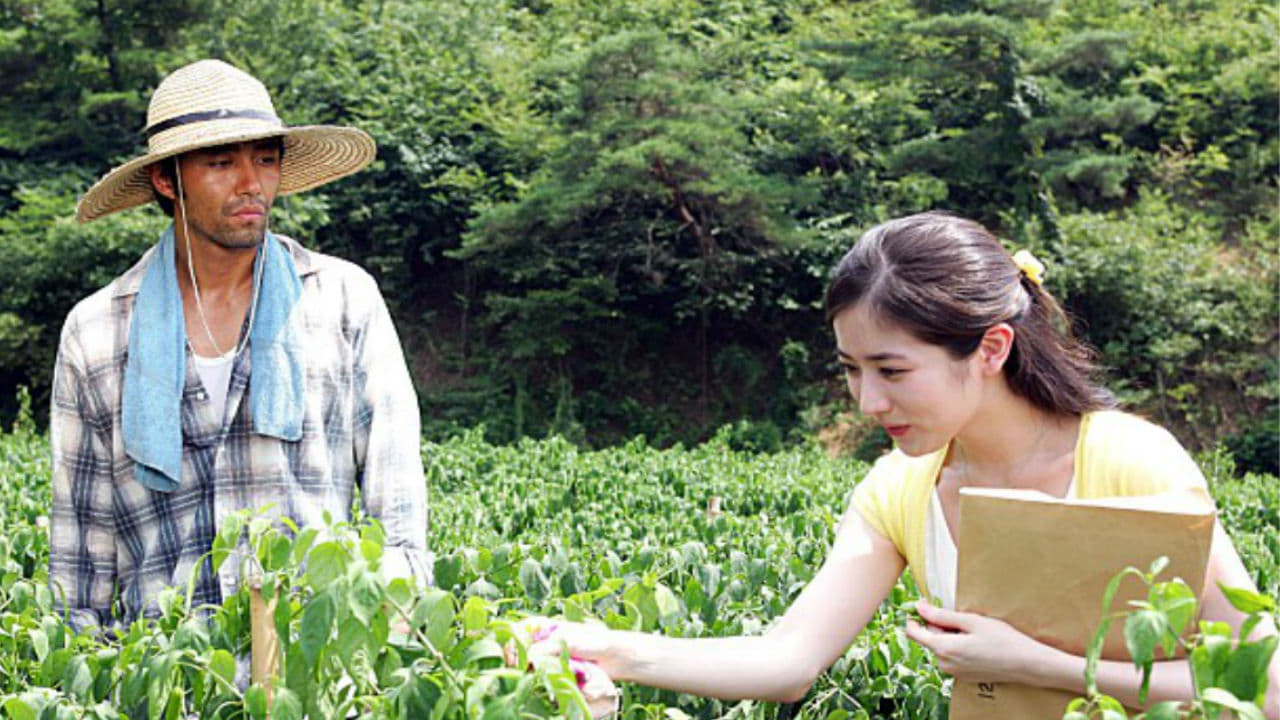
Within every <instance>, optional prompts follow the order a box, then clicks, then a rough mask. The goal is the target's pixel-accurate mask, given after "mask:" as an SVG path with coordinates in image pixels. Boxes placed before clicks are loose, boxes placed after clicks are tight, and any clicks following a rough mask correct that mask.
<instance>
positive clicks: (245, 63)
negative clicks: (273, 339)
mask: <svg viewBox="0 0 1280 720" xmlns="http://www.w3.org/2000/svg"><path fill="white" fill-rule="evenodd" d="M1278 23H1280V12H1278V10H1277V7H1276V5H1275V3H1274V2H1252V1H1248V0H1170V1H1166V2H1157V1H1155V0H1071V1H1069V2H1068V1H1066V0H1062V1H1058V2H1055V1H1054V0H982V1H978V2H963V1H960V0H866V1H865V2H837V1H834V0H760V1H757V2H745V1H736V0H704V1H701V2H691V1H687V0H686V1H683V2H681V1H678V0H584V1H579V2H569V1H568V0H503V1H495V0H447V1H446V0H421V1H416V2H403V1H400V0H347V1H345V2H338V1H336V0H305V1H304V0H237V1H236V2H228V1H226V0H212V1H199V2H197V1H194V0H183V1H171V0H145V1H144V0H40V1H36V0H0V97H3V98H4V102H3V105H0V422H2V423H3V424H4V425H6V426H7V425H8V424H9V421H10V420H11V418H12V417H13V416H14V414H15V413H16V412H17V408H18V406H19V395H20V392H19V390H18V388H19V387H21V386H26V387H29V388H30V392H31V394H32V396H33V397H34V399H35V402H36V404H37V407H38V411H37V415H38V416H39V417H44V416H45V415H46V414H47V410H46V409H45V408H46V407H47V398H48V388H49V381H50V373H51V369H52V366H53V356H54V352H55V349H56V344H57V338H58V334H59V331H60V328H61V323H62V320H63V318H64V317H65V315H66V313H67V311H68V310H69V309H70V308H71V306H72V305H73V304H74V303H75V302H76V301H77V300H78V299H79V298H81V297H84V296H86V295H88V294H89V293H91V292H92V291H93V290H95V289H97V288H98V287H101V286H102V285H104V284H105V283H107V282H108V281H109V280H110V279H111V278H112V277H113V276H115V275H116V274H118V273H119V272H122V271H123V270H125V269H126V268H128V267H129V266H130V265H131V264H132V263H133V262H135V261H136V259H137V258H138V256H139V255H141V253H142V252H143V251H144V250H145V249H146V248H147V247H148V246H149V245H151V244H152V243H154V242H155V240H156V237H157V235H158V233H159V231H160V230H161V229H162V228H163V226H164V225H165V224H166V222H167V219H166V218H164V217H163V215H161V214H160V213H159V211H158V210H156V209H154V208H151V209H147V210H142V211H131V212H127V213H122V214H119V215H114V216H111V217H109V218H107V219H104V220H102V221H98V222H95V223H92V224H88V225H79V224H76V223H75V221H74V220H73V217H72V216H73V213H74V207H75V202H76V200H77V198H78V197H79V196H80V195H81V194H82V193H83V192H84V191H85V190H86V189H87V188H88V187H89V185H90V184H92V182H93V181H94V180H95V179H96V178H97V177H99V176H100V175H101V174H103V173H104V172H106V170H108V169H109V168H110V167H112V166H114V165H116V164H118V163H119V162H120V161H122V160H123V159H126V158H128V157H132V156H134V155H136V154H138V153H139V152H140V151H141V148H142V146H143V143H142V137H141V134H140V130H141V128H142V125H143V124H144V119H145V113H146V105H147V101H148V99H149V97H150V94H151V91H152V90H153V89H154V87H155V85H156V84H157V83H158V81H159V80H160V78H161V77H163V76H164V75H165V74H167V73H168V72H170V71H172V70H173V69H175V68H177V67H179V66H181V65H182V64H185V63H187V62H189V61H192V60H195V59H199V58H202V57H218V58H222V59H225V60H227V61H229V62H231V63H233V64H235V65H237V66H239V67H241V68H243V69H245V70H247V71H249V72H251V73H252V74H254V75H255V76H257V77H258V78H260V79H261V80H262V81H263V82H264V83H265V84H266V85H267V87H268V89H269V90H270V92H271V94H272V96H273V98H274V99H275V102H276V107H277V111H278V112H279V113H280V114H281V116H282V117H283V118H284V119H285V120H286V122H288V123H290V124H311V123H338V124H353V125H357V126H359V127H361V128H363V129H365V130H367V131H368V132H369V133H370V134H372V135H373V137H374V138H375V140H376V141H377V143H378V147H379V159H378V161H377V162H376V164H375V165H374V166H373V167H372V168H371V169H370V170H366V171H365V172H363V173H361V174H359V175H356V176H354V177H352V178H350V179H347V180H344V181H342V182H339V183H335V184H333V185H331V186H327V187H325V188H323V189H321V190H319V191H313V192H310V193H306V194H304V195H300V196H297V197H293V198H287V199H283V200H281V201H279V202H278V203H277V209H276V210H275V212H274V213H273V217H272V222H273V227H274V228H275V229H276V230H277V231H280V232H284V233H287V234H290V235H293V236H294V237H297V238H298V239H300V240H302V241H303V242H304V243H305V244H307V245H308V246H310V247H312V248H317V249H320V250H322V251H325V252H329V253H333V254H336V255H338V256H341V257H344V258H347V259H350V260H353V261H355V262H357V263H359V264H361V265H362V266H364V267H366V268H367V269H369V270H370V271H371V272H373V273H374V274H375V275H376V276H377V278H378V280H379V282H380V284H381V287H382V289H383V292H384V294H385V296H386V298H387V300H388V303H389V305H390V307H391V311H392V314H393V316H394V317H395V320H396V324H397V326H398V328H399V331H400V333H401V337H402V340H403V342H404V345H405V349H406V353H407V356H408V358H409V361H410V365H411V368H412V372H413V376H414V379H415V382H416V384H417V388H418V392H419V397H420V401H421V406H422V412H423V419H424V428H425V430H426V432H427V434H428V435H430V436H436V437H439V436H443V435H447V434H450V433H452V432H454V431H456V430H457V429H459V428H462V427H473V426H477V425H482V426H483V428H484V433H485V434H486V436H487V437H488V438H489V439H491V440H494V441H498V442H502V441H507V440H512V439H514V438H517V437H520V436H526V435H534V436H541V435H545V434H560V435H563V436H566V437H568V438H570V439H571V440H573V441H575V442H579V443H584V444H589V445H605V444H610V443H613V442H616V441H619V440H621V439H624V438H629V437H632V436H635V435H640V434H643V435H645V436H646V437H647V438H648V440H649V441H650V442H653V443H656V444H659V445H661V444H669V443H674V442H696V441H699V440H701V439H704V438H706V437H708V436H710V435H712V434H714V433H716V432H719V433H720V434H721V435H722V436H727V437H728V438H729V440H730V441H731V442H732V443H733V444H735V445H736V446H739V447H743V448H748V449H760V450H772V449H776V448H777V447H778V446H780V445H782V444H785V443H787V442H790V441H792V440H795V439H797V438H803V437H810V436H814V435H817V436H819V437H821V438H822V439H823V440H824V441H825V442H826V443H827V444H828V445H830V446H831V447H832V448H833V449H836V448H844V449H846V450H850V451H853V452H855V453H858V454H861V455H874V454H875V453H877V452H878V451H879V449H880V448H882V447H884V446H885V445H886V444H887V439H886V438H884V437H883V436H882V435H879V434H877V432H876V431H874V430H873V429H871V428H868V427H866V425H865V423H860V422H859V421H858V419H857V418H856V417H854V416H853V414H852V409H851V407H850V406H849V405H848V402H847V401H846V400H845V399H844V398H843V397H842V392H843V390H842V387H841V384H840V382H839V379H838V376H837V373H836V368H835V365H834V362H833V360H834V354H833V342H832V339H831V335H830V331H829V329H828V328H827V327H826V326H825V324H824V322H823V319H822V312H821V308H820V299H821V293H822V290H823V286H824V284H825V280H826V277H827V273H828V272H829V269H830V268H831V267H832V265H833V264H834V263H835V261H836V260H837V259H838V258H839V257H840V255H842V254H843V253H844V252H845V251H846V250H847V249H848V247H849V246H850V245H851V244H852V242H853V241H854V240H855V239H856V238H857V237H858V235H859V234H860V232H861V231H863V230H865V229H866V228H868V227H870V226H871V225H873V224H876V223H877V222H880V221H883V220H885V219H888V218H890V217H894V216H897V215H902V214H906V213H910V212H916V211H921V210H926V209H943V210H948V211H951V212H954V213H957V214H960V215H964V216H969V217H973V218H975V219H978V220H980V221H982V222H983V223H986V224H987V225H988V226H990V227H992V228H993V229H996V230H998V232H999V233H1000V234H1001V236H1002V237H1003V238H1004V239H1006V241H1007V242H1008V245H1009V247H1010V248H1011V249H1016V248H1021V247H1027V248H1030V249H1032V250H1033V251H1034V252H1036V253H1037V254H1038V255H1039V256H1040V257H1041V258H1042V259H1043V260H1044V261H1045V263H1046V264H1047V266H1048V275H1047V287H1048V288H1049V289H1050V290H1051V291H1052V292H1053V293H1055V294H1056V295H1057V296H1058V297H1060V298H1061V299H1062V300H1063V301H1064V302H1065V304H1066V306H1067V307H1068V309H1069V310H1070V311H1071V312H1072V313H1073V315H1074V317H1075V320H1076V323H1077V329H1078V330H1079V331H1081V332H1082V333H1083V334H1084V335H1085V337H1087V338H1088V339H1089V340H1090V341H1091V342H1092V343H1093V344H1094V345H1095V346H1096V347H1097V348H1098V349H1099V351H1100V353H1101V358H1102V361H1103V363H1104V365H1105V366H1106V367H1107V369H1108V383H1109V385H1110V387H1112V388H1113V389H1114V390H1115V391H1116V393H1117V394H1118V395H1119V396H1120V398H1121V399H1122V400H1123V401H1124V402H1125V403H1126V404H1127V406H1128V407H1130V408H1131V409H1134V410H1136V411H1138V412H1141V413H1143V414H1146V415H1148V416H1149V417H1152V418H1153V419H1155V420H1156V421H1158V422H1161V423H1163V424H1165V425H1166V426H1168V427H1170V428H1171V429H1173V430H1174V431H1175V433H1176V434H1177V435H1178V436H1179V437H1180V438H1181V439H1182V440H1183V441H1184V442H1185V443H1187V444H1188V445H1189V446H1191V447H1193V448H1197V449H1206V448H1211V447H1215V446H1220V445H1225V446H1226V447H1227V448H1228V449H1229V450H1230V451H1231V452H1232V453H1233V454H1234V455H1235V457H1236V461H1237V463H1238V465H1239V467H1240V469H1242V470H1248V469H1253V470H1259V471H1265V472H1270V473H1276V472H1278V471H1280V468H1278V467H1277V465H1278V464H1280V459H1278V458H1280V447H1278V440H1280V422H1278V414H1280V402H1278V399H1280V363H1278V362H1277V352H1278V351H1280V301H1278V296H1277V289H1278V282H1280V275H1278V266H1280V208H1278V202H1277V199H1278V196H1277V172H1278V168H1280V140H1278V138H1280V132H1278V122H1277V109H1278V107H1280V92H1278V87H1280V56H1278V55H1277V42H1278V39H1280V32H1278V30H1277V26H1278ZM286 162H287V159H286Z"/></svg>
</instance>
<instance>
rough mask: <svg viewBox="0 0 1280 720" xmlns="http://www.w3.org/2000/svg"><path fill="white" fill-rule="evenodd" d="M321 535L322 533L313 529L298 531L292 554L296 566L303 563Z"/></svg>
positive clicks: (307, 528)
mask: <svg viewBox="0 0 1280 720" xmlns="http://www.w3.org/2000/svg"><path fill="white" fill-rule="evenodd" d="M319 534H320V531H319V530H317V529H316V528H313V527H305V528H302V530H300V531H298V534H297V535H296V536H295V537H294V539H293V550H292V553H293V562H294V564H301V563H302V560H303V559H304V558H306V556H307V553H308V552H310V550H311V546H312V545H313V544H314V543H315V541H316V536H318V535H319Z"/></svg>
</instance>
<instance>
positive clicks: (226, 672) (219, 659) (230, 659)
mask: <svg viewBox="0 0 1280 720" xmlns="http://www.w3.org/2000/svg"><path fill="white" fill-rule="evenodd" d="M209 670H211V671H212V672H213V674H215V675H217V676H218V677H220V678H222V679H223V680H225V681H226V682H227V683H229V684H230V685H232V686H234V685H235V684H236V659H235V657H234V656H233V655H232V654H231V653H229V652H227V651H226V650H223V649H222V648H218V649H217V650H214V651H213V655H212V656H210V658H209Z"/></svg>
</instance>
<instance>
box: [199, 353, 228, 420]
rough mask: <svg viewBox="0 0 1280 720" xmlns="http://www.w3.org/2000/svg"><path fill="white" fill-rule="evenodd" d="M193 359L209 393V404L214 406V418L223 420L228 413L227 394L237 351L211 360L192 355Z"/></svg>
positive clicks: (201, 380)
mask: <svg viewBox="0 0 1280 720" xmlns="http://www.w3.org/2000/svg"><path fill="white" fill-rule="evenodd" d="M191 357H192V359H193V360H194V361H195V364H196V374H198V375H199V376H200V383H201V384H202V385H204V390H205V392H206V393H208V402H210V403H212V404H213V414H214V417H216V418H218V419H219V420H222V419H223V416H224V415H225V414H226V412H227V393H228V392H229V391H230V389H231V366H232V365H233V364H234V362H233V361H234V360H235V359H236V351H235V350H230V351H228V352H227V354H226V355H220V356H218V357H211V358H207V357H200V356H199V355H196V354H195V353H191Z"/></svg>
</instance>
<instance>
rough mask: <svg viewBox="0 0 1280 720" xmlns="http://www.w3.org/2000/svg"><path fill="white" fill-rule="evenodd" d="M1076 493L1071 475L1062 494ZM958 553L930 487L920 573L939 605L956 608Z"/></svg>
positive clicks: (940, 507)
mask: <svg viewBox="0 0 1280 720" xmlns="http://www.w3.org/2000/svg"><path fill="white" fill-rule="evenodd" d="M1075 496H1076V481H1075V478H1072V479H1071V484H1070V485H1068V486H1067V493H1066V495H1065V496H1064V497H1068V498H1074V497H1075ZM958 558H959V553H958V552H957V551H956V541H955V540H954V539H953V538H952V537H951V530H950V528H948V527H947V516H946V515H944V514H943V513H942V500H941V499H939V497H938V488H937V487H934V489H933V493H932V496H931V497H930V499H929V512H928V513H927V514H926V516H925V536H924V574H925V586H926V587H927V588H929V593H930V594H932V595H933V596H934V597H935V598H936V599H937V600H938V601H939V602H941V603H942V607H944V608H947V609H948V610H955V609H956V563H957V559H958Z"/></svg>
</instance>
